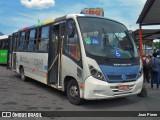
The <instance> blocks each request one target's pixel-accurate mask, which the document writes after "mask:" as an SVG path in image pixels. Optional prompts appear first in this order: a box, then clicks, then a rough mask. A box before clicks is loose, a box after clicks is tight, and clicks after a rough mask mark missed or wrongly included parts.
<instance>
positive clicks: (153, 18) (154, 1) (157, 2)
mask: <svg viewBox="0 0 160 120" xmlns="http://www.w3.org/2000/svg"><path fill="white" fill-rule="evenodd" d="M137 23H139V24H141V25H158V24H160V0H147V2H146V4H145V6H144V8H143V10H142V12H141V14H140V15H139V18H138V20H137Z"/></svg>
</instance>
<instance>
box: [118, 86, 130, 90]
mask: <svg viewBox="0 0 160 120" xmlns="http://www.w3.org/2000/svg"><path fill="white" fill-rule="evenodd" d="M118 90H129V85H121V86H118Z"/></svg>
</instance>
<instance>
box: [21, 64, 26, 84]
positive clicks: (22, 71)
mask: <svg viewBox="0 0 160 120" xmlns="http://www.w3.org/2000/svg"><path fill="white" fill-rule="evenodd" d="M20 75H21V80H22V81H26V76H25V74H24V68H23V67H21V68H20Z"/></svg>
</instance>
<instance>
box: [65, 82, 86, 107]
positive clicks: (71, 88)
mask: <svg viewBox="0 0 160 120" xmlns="http://www.w3.org/2000/svg"><path fill="white" fill-rule="evenodd" d="M67 98H68V100H69V102H70V103H72V104H74V105H80V104H81V103H82V101H83V100H82V99H81V98H80V91H79V86H78V83H77V82H76V81H75V80H74V79H72V80H70V81H69V83H68V84H67Z"/></svg>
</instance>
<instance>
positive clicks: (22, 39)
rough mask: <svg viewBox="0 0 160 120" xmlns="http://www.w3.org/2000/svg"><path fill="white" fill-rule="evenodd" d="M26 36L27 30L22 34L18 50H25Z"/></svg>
mask: <svg viewBox="0 0 160 120" xmlns="http://www.w3.org/2000/svg"><path fill="white" fill-rule="evenodd" d="M25 36H26V33H25V32H22V33H21V34H20V39H19V48H18V50H20V51H21V50H24V41H25Z"/></svg>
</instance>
